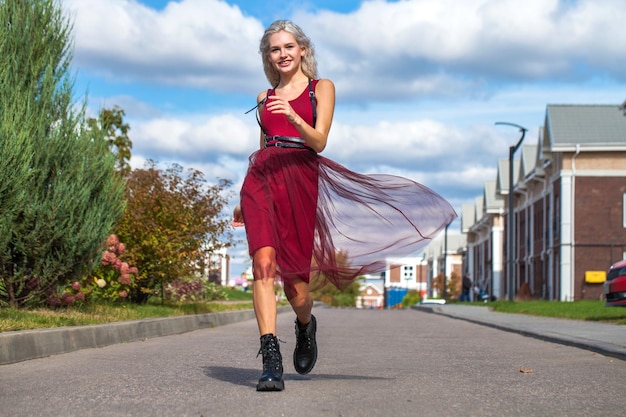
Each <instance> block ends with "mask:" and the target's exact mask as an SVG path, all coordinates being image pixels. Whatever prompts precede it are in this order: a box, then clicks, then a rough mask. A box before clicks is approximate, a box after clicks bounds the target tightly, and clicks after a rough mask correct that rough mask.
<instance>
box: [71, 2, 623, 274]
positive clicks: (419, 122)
mask: <svg viewBox="0 0 626 417" xmlns="http://www.w3.org/2000/svg"><path fill="white" fill-rule="evenodd" d="M60 1H61V4H62V5H63V7H64V8H65V9H66V11H67V13H68V14H69V16H70V18H71V19H72V22H73V35H74V58H73V66H74V68H73V70H74V71H75V73H76V83H75V93H76V94H77V95H79V96H81V97H87V99H88V101H87V102H88V111H89V112H90V113H91V114H93V115H95V114H97V113H98V112H99V110H100V109H102V108H112V107H113V106H119V107H121V108H122V109H123V110H124V112H125V122H127V123H128V124H129V126H130V132H129V136H130V139H131V140H132V142H133V148H132V159H131V165H132V166H133V168H141V167H143V166H144V163H145V161H146V160H148V159H152V160H154V161H157V162H159V164H160V166H161V167H166V166H167V165H169V164H171V163H177V164H179V165H181V166H183V167H184V168H194V169H198V170H200V171H202V172H203V173H204V174H205V177H206V178H207V180H209V181H210V182H217V179H218V178H223V179H229V180H231V181H232V182H233V187H232V189H231V190H230V191H231V194H232V199H231V201H230V207H232V206H234V205H235V204H236V203H237V202H238V193H239V188H240V186H241V183H242V180H243V177H244V175H245V172H246V168H247V158H248V156H249V155H250V154H251V153H252V152H253V151H255V150H256V148H257V147H258V137H259V128H258V125H257V122H256V120H255V118H254V115H253V113H249V114H244V113H245V111H246V110H248V109H250V108H251V107H252V106H254V105H255V99H256V96H257V94H258V93H259V92H261V91H264V90H265V89H266V88H268V87H269V85H268V81H267V80H266V79H265V75H264V73H263V69H262V63H261V57H260V55H259V53H258V47H259V41H260V38H261V36H262V34H263V31H264V29H265V27H267V26H268V25H269V24H270V23H271V22H273V21H274V20H277V19H289V20H292V21H294V22H295V23H296V24H298V25H299V26H300V27H302V29H303V30H304V31H305V33H306V34H307V35H308V36H309V37H310V38H311V40H312V42H313V45H314V47H315V51H316V56H317V60H318V69H319V73H320V77H321V78H329V79H331V80H332V81H333V82H334V84H335V88H336V100H337V101H336V109H335V116H334V121H333V126H332V129H331V132H330V136H329V140H328V145H327V147H326V149H325V150H324V152H323V155H324V156H326V157H328V158H331V159H333V160H335V161H337V162H339V163H341V164H343V165H345V166H346V167H348V168H350V169H352V170H354V171H358V172H362V173H366V174H367V173H387V174H395V175H401V176H404V177H407V178H411V179H413V180H415V181H417V182H420V183H422V184H424V185H426V186H428V187H430V188H432V189H434V190H435V191H437V192H438V193H439V194H441V195H442V196H444V197H445V198H446V199H448V201H450V203H451V204H452V205H453V206H454V207H455V209H456V210H457V212H458V213H460V212H461V207H462V205H463V204H473V203H474V200H475V199H476V197H480V196H482V193H483V187H484V183H485V181H489V180H495V178H496V174H497V162H498V160H499V159H507V158H508V148H509V147H510V146H512V145H514V144H515V143H516V142H517V140H518V139H519V137H520V132H519V130H518V129H516V128H514V127H511V126H507V125H495V123H496V122H507V123H514V124H517V125H521V126H524V127H526V128H527V129H528V133H527V135H526V138H525V140H524V143H525V144H530V145H534V144H536V143H537V141H538V131H539V128H540V127H541V126H542V124H543V122H544V117H545V111H546V106H547V105H548V104H615V105H616V106H618V105H620V104H621V103H623V102H624V99H626V48H624V45H625V44H624V31H623V27H624V22H626V1H623V0H525V1H524V2H520V1H519V0H407V1H401V0H400V1H382V0H373V1H357V0H344V1H335V0H321V1H320V0H318V1H307V0H305V1H299V2H295V1H292V0H272V1H259V0H249V1H248V0H245V1H243V0H231V1H221V0H177V1H167V0H60ZM229 210H230V208H229ZM459 226H460V222H459V221H458V220H457V221H455V222H454V223H453V224H452V225H451V226H450V228H449V232H450V233H460V230H459ZM235 238H236V240H238V241H240V240H244V239H245V235H243V231H242V230H241V229H238V230H237V231H236V232H235ZM229 254H230V256H231V268H232V274H233V275H239V274H240V273H241V272H243V271H244V270H245V269H246V268H247V266H249V257H248V255H247V248H246V245H245V243H243V244H238V245H237V246H236V247H234V248H232V249H231V250H230V251H229Z"/></svg>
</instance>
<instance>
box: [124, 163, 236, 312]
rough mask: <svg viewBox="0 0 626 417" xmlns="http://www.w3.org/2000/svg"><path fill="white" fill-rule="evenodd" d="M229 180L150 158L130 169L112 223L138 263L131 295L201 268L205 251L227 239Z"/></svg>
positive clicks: (143, 295) (136, 297) (140, 297)
mask: <svg viewBox="0 0 626 417" xmlns="http://www.w3.org/2000/svg"><path fill="white" fill-rule="evenodd" d="M229 186H230V182H229V181H225V180H221V181H219V183H218V184H215V185H207V184H206V181H205V179H204V174H203V173H202V172H200V171H198V170H193V169H189V170H187V172H186V174H185V172H183V168H182V167H181V166H180V165H178V164H172V165H171V166H170V167H169V168H167V169H166V170H165V171H162V170H160V169H158V168H157V164H156V162H154V161H148V162H147V163H146V166H145V168H144V169H135V170H133V171H131V173H130V176H129V177H128V184H127V190H126V193H127V199H128V205H127V207H126V211H125V212H124V216H123V218H122V220H121V221H120V223H119V224H118V225H117V227H116V231H117V234H118V236H119V237H120V239H121V240H122V241H123V242H125V243H126V249H127V256H128V258H129V262H131V263H132V264H133V265H136V266H137V268H138V269H139V275H138V277H137V278H138V280H137V283H138V284H139V288H138V290H137V291H135V292H134V293H133V294H131V299H132V300H133V301H135V302H139V303H141V302H145V301H146V300H147V299H148V297H149V296H150V295H151V294H154V293H155V292H156V291H160V294H161V295H163V288H165V286H166V284H168V283H170V282H173V281H174V280H176V279H177V278H185V277H190V276H195V275H198V274H201V273H202V271H203V269H204V262H205V261H204V260H205V259H206V258H207V257H206V254H207V252H208V251H216V250H219V249H221V248H223V247H227V246H229V245H230V244H231V239H232V236H231V235H230V233H229V232H228V230H229V227H230V226H229V224H230V223H229V220H228V219H227V218H226V217H225V216H224V215H223V214H222V211H223V209H224V207H225V205H226V203H227V199H226V196H225V195H224V191H225V189H226V188H227V187H229Z"/></svg>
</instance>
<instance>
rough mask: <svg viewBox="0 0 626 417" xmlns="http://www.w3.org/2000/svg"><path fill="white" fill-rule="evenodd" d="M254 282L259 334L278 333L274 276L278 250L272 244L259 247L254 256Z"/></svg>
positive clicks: (255, 310)
mask: <svg viewBox="0 0 626 417" xmlns="http://www.w3.org/2000/svg"><path fill="white" fill-rule="evenodd" d="M252 270H253V275H254V283H253V285H252V291H253V292H252V302H253V304H254V313H255V315H256V320H257V324H258V326H259V334H260V335H261V336H263V335H265V334H273V335H276V295H275V293H274V277H275V276H276V250H275V249H274V248H273V247H271V246H265V247H262V248H260V249H258V250H257V251H256V252H255V253H254V255H253V257H252Z"/></svg>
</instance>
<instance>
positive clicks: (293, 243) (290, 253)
mask: <svg viewBox="0 0 626 417" xmlns="http://www.w3.org/2000/svg"><path fill="white" fill-rule="evenodd" d="M312 84H313V89H315V86H316V84H317V81H313V83H312ZM268 94H269V91H268ZM290 104H291V106H292V108H293V109H294V111H296V112H297V113H298V114H299V115H300V117H302V118H303V119H304V120H305V121H306V122H307V123H309V124H310V125H313V110H312V103H311V101H310V98H309V88H308V87H307V88H306V89H305V90H304V91H303V92H302V94H301V95H300V96H299V97H298V98H296V99H294V100H292V101H290ZM260 120H261V125H262V127H263V129H264V131H265V133H266V137H267V136H270V137H271V136H287V137H299V136H300V134H299V133H298V131H297V130H296V129H295V127H293V125H291V123H289V121H288V120H287V118H286V117H285V116H284V115H273V114H271V113H269V112H268V111H266V110H265V107H263V108H262V110H261V119H260ZM273 142H274V141H273V140H270V142H269V143H270V144H272V143H273ZM241 210H242V214H243V218H244V222H245V227H246V235H247V239H248V250H249V252H250V255H253V254H254V252H255V251H256V250H257V249H259V248H261V247H264V246H271V247H274V248H275V249H276V261H277V265H278V269H279V272H278V273H279V276H280V278H281V279H282V280H283V282H284V283H285V284H286V285H289V284H290V280H291V278H292V277H297V278H299V279H301V280H303V281H305V282H309V283H310V287H311V290H315V289H317V288H320V287H322V286H323V285H325V284H327V283H328V282H332V283H333V284H334V285H335V286H336V287H337V288H339V289H344V288H346V287H347V286H348V285H349V284H350V283H351V282H352V281H353V280H354V279H356V278H357V277H358V276H360V275H363V274H368V273H376V272H381V271H384V270H386V269H387V267H388V262H387V260H388V259H389V258H399V257H405V256H410V255H417V254H418V252H419V251H420V250H421V249H423V248H424V247H425V246H426V245H428V243H430V240H431V239H432V238H433V237H435V236H436V235H437V234H438V232H439V231H441V230H442V229H443V228H444V227H445V226H446V225H447V224H449V223H450V222H451V221H452V220H453V219H454V218H455V217H456V213H455V211H454V209H453V208H452V206H450V204H449V203H448V202H447V201H446V200H444V199H443V198H442V197H441V196H439V195H438V194H436V193H435V192H434V191H432V190H431V189H429V188H428V187H425V186H423V185H421V184H418V183H416V182H414V181H411V180H409V179H406V178H402V177H398V176H393V175H363V174H359V173H356V172H352V171H350V170H349V169H347V168H345V167H343V166H341V165H339V164H337V163H335V162H333V161H331V160H330V159H328V158H325V157H323V156H320V155H318V154H316V153H315V152H313V151H311V150H309V149H305V148H290V147H266V148H264V149H260V150H258V151H256V152H254V153H253V154H252V155H251V156H250V165H249V168H248V172H247V174H246V177H245V179H244V182H243V186H242V189H241ZM259 278H266V277H255V279H259Z"/></svg>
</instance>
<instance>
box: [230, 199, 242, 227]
mask: <svg viewBox="0 0 626 417" xmlns="http://www.w3.org/2000/svg"><path fill="white" fill-rule="evenodd" d="M230 224H231V225H232V226H233V227H241V226H243V225H244V222H243V215H242V214H241V206H240V205H239V204H237V205H236V206H235V209H234V210H233V221H232V222H230Z"/></svg>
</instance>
